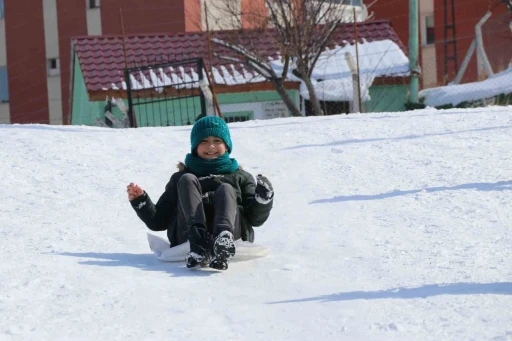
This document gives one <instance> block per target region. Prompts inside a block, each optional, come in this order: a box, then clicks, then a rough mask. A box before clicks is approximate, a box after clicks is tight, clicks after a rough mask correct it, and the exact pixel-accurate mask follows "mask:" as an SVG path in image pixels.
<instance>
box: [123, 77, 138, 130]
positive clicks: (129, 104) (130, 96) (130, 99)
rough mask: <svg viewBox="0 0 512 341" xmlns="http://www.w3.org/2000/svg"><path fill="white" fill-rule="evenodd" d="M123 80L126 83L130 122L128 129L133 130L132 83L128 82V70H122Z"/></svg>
mask: <svg viewBox="0 0 512 341" xmlns="http://www.w3.org/2000/svg"><path fill="white" fill-rule="evenodd" d="M124 79H125V82H126V95H127V97H128V112H127V114H128V120H129V121H130V128H135V120H134V119H133V100H132V83H131V81H130V70H129V69H124Z"/></svg>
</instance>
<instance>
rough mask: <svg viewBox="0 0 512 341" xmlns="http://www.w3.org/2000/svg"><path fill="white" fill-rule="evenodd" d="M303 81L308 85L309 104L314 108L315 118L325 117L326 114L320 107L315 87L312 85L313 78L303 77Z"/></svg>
mask: <svg viewBox="0 0 512 341" xmlns="http://www.w3.org/2000/svg"><path fill="white" fill-rule="evenodd" d="M302 80H303V81H304V83H305V84H306V88H307V89H308V93H309V102H310V103H311V106H312V108H313V113H314V114H315V116H323V115H324V112H323V110H322V108H321V107H320V102H319V101H318V97H317V96H316V91H315V87H314V86H313V83H311V78H309V76H308V75H307V74H305V76H303V77H302Z"/></svg>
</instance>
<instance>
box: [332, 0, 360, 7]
mask: <svg viewBox="0 0 512 341" xmlns="http://www.w3.org/2000/svg"><path fill="white" fill-rule="evenodd" d="M326 2H330V3H333V4H336V3H338V4H342V5H349V6H359V7H361V6H362V5H363V0H326Z"/></svg>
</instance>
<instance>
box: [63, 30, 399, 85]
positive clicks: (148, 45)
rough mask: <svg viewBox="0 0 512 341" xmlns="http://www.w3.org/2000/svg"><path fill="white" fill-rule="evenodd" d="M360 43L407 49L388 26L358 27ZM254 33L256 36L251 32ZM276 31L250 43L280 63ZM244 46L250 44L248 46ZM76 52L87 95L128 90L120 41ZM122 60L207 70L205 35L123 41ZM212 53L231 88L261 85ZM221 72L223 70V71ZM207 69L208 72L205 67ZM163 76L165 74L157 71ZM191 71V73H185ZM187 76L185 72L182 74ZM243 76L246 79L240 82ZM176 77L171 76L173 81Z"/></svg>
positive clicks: (337, 37)
mask: <svg viewBox="0 0 512 341" xmlns="http://www.w3.org/2000/svg"><path fill="white" fill-rule="evenodd" d="M357 27H358V38H359V41H360V42H361V43H363V42H364V41H368V42H372V41H381V40H391V41H393V42H394V43H396V44H397V45H398V46H399V47H400V48H401V49H402V50H404V51H405V47H404V45H403V44H402V42H401V41H400V39H399V38H398V36H397V34H396V33H395V31H394V30H393V28H392V27H391V24H390V22H389V21H387V20H379V21H377V20H376V21H370V22H365V23H359V24H358V25H357ZM253 32H254V31H253ZM233 33H234V31H217V32H213V33H212V36H213V37H214V38H217V39H221V40H224V41H229V40H230V39H229V38H230V36H231V35H232V34H233ZM273 34H275V31H274V30H268V31H267V32H265V33H264V34H261V33H258V35H257V36H254V35H253V36H252V37H250V33H249V38H248V39H249V40H250V41H251V42H252V43H253V44H256V45H257V49H258V51H259V52H260V55H261V56H265V57H266V58H270V59H278V58H279V52H278V48H277V47H276V46H274V44H273V41H274V40H273V39H272V35H273ZM354 37H355V35H354V27H353V25H352V24H348V25H341V26H339V27H338V29H337V30H336V31H335V34H334V39H333V41H334V42H335V43H333V46H328V47H329V48H332V47H334V46H340V47H343V46H345V45H346V44H348V43H351V44H353V42H354ZM249 40H248V41H249ZM72 43H73V47H74V51H75V53H76V56H77V57H78V61H79V63H80V67H81V69H82V72H83V75H84V80H85V83H86V87H87V90H88V91H101V90H106V89H122V88H125V87H126V85H125V84H123V82H124V75H123V70H124V69H125V56H124V49H123V39H122V36H85V37H76V38H74V39H73V40H72ZM125 47H126V59H127V64H128V67H130V68H131V67H140V66H146V65H156V64H163V63H166V62H168V61H177V60H178V61H179V60H183V59H190V58H197V57H203V58H204V59H205V62H206V63H207V64H208V61H209V58H208V43H207V38H206V33H205V32H187V33H179V34H172V35H170V34H154V35H131V36H127V37H126V38H125ZM212 48H213V51H214V53H215V55H214V57H213V66H214V68H216V69H217V70H219V69H220V70H222V74H221V77H223V78H224V81H225V83H226V84H229V81H228V80H227V78H230V77H231V79H233V78H232V77H233V76H234V78H235V79H236V78H237V77H238V78H240V77H243V78H246V80H247V81H252V82H254V81H262V79H261V78H259V79H258V78H256V79H252V80H249V78H248V77H250V76H248V74H253V73H252V71H251V70H250V69H246V67H245V66H244V65H242V63H241V62H240V63H238V62H234V61H232V60H225V59H222V58H220V57H219V56H228V57H232V58H239V56H237V55H236V54H234V53H233V52H232V51H230V50H228V49H227V48H225V47H222V46H219V45H217V44H212ZM222 66H224V67H225V68H223V67H222ZM207 67H209V66H207ZM160 71H163V70H160ZM188 71H190V70H188ZM163 72H164V73H165V74H166V75H167V76H168V77H172V75H171V74H172V73H175V74H178V73H177V72H176V71H174V70H169V69H166V70H165V71H163ZM186 72H187V71H186ZM155 74H159V77H160V78H161V77H162V76H163V74H162V73H161V72H160V73H159V72H157V73H154V74H153V75H150V74H149V72H148V73H147V74H145V77H146V78H147V79H148V80H151V76H153V77H154V76H155ZM244 76H245V77H244ZM174 77H175V76H174ZM135 78H136V79H137V81H138V82H139V83H141V84H142V83H143V79H142V76H141V75H136V77H135ZM216 82H217V83H222V82H223V80H222V79H218V78H216Z"/></svg>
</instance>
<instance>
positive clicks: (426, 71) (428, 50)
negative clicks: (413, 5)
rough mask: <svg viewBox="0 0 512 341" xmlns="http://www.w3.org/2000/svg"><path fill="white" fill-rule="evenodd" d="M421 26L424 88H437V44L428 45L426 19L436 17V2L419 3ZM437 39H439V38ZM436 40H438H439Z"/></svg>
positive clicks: (431, 0) (427, 0)
mask: <svg viewBox="0 0 512 341" xmlns="http://www.w3.org/2000/svg"><path fill="white" fill-rule="evenodd" d="M419 5H420V7H419V11H420V13H419V20H420V22H419V26H420V41H421V67H422V75H421V79H422V83H423V84H422V85H423V88H431V87H435V86H437V57H436V46H435V44H430V45H427V44H425V42H426V41H427V26H426V18H427V17H429V16H433V15H434V0H421V1H420V2H419ZM437 39H439V38H438V37H437ZM437 39H436V40H437Z"/></svg>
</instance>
